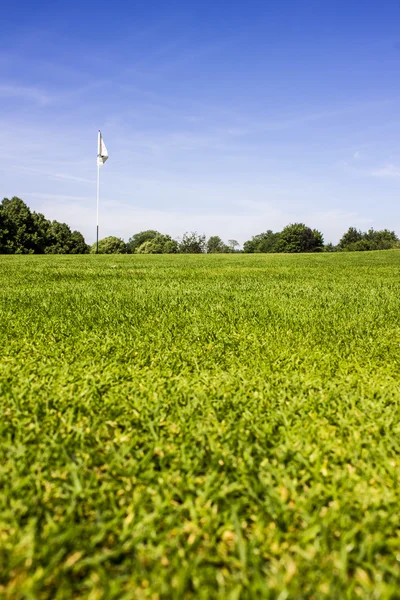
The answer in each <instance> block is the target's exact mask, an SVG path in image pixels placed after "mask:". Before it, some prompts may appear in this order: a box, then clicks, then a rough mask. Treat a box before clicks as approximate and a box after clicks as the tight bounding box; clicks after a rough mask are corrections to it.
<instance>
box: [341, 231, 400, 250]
mask: <svg viewBox="0 0 400 600" xmlns="http://www.w3.org/2000/svg"><path fill="white" fill-rule="evenodd" d="M397 247H399V238H398V237H397V235H396V234H395V232H394V231H389V230H388V229H382V230H381V231H375V230H374V229H372V228H371V229H369V230H368V231H366V232H362V231H360V230H357V229H356V228H355V227H349V229H348V230H347V231H346V233H345V234H344V235H343V237H342V239H341V240H340V242H339V244H338V246H337V249H338V250H341V251H346V252H355V251H362V250H390V249H391V248H397Z"/></svg>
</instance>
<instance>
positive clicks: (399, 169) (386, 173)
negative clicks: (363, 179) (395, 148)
mask: <svg viewBox="0 0 400 600" xmlns="http://www.w3.org/2000/svg"><path fill="white" fill-rule="evenodd" d="M370 174H371V175H373V176H374V177H400V166H399V165H393V164H391V163H389V164H387V165H384V166H383V167H380V168H379V169H373V170H372V171H371V172H370Z"/></svg>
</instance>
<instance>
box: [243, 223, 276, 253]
mask: <svg viewBox="0 0 400 600" xmlns="http://www.w3.org/2000/svg"><path fill="white" fill-rule="evenodd" d="M279 235H280V234H279V233H274V232H273V231H271V229H268V231H266V232H265V233H259V234H258V235H254V236H253V237H252V238H251V240H249V241H247V242H245V243H244V244H243V252H246V253H248V254H255V253H258V252H277V248H276V246H277V243H278V240H279Z"/></svg>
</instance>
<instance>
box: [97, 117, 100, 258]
mask: <svg viewBox="0 0 400 600" xmlns="http://www.w3.org/2000/svg"><path fill="white" fill-rule="evenodd" d="M100 136H101V133H100V129H99V133H98V134H97V233H96V254H98V253H99V195H100V165H99V162H98V161H99V156H100V154H101V147H100V145H101V138H100Z"/></svg>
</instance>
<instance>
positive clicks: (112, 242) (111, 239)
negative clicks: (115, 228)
mask: <svg viewBox="0 0 400 600" xmlns="http://www.w3.org/2000/svg"><path fill="white" fill-rule="evenodd" d="M96 251H97V244H96V242H95V243H94V244H93V245H92V247H91V248H90V252H91V254H96ZM126 253H127V249H126V244H125V242H124V240H122V239H121V238H118V237H115V236H114V235H110V236H108V237H105V238H103V239H102V240H99V251H98V254H126Z"/></svg>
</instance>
